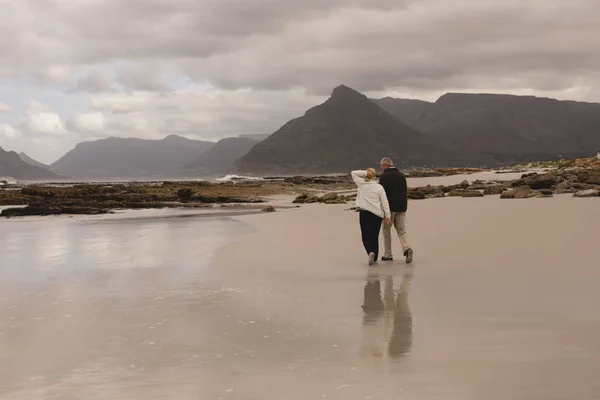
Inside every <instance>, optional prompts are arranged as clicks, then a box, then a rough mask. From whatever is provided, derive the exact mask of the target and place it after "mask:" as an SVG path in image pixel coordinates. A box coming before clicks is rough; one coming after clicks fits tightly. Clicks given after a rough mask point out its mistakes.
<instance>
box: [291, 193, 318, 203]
mask: <svg viewBox="0 0 600 400" xmlns="http://www.w3.org/2000/svg"><path fill="white" fill-rule="evenodd" d="M318 202H319V198H318V197H317V196H314V195H312V194H308V193H304V194H301V195H299V196H298V197H296V199H295V200H294V201H293V202H292V203H294V204H310V203H318Z"/></svg>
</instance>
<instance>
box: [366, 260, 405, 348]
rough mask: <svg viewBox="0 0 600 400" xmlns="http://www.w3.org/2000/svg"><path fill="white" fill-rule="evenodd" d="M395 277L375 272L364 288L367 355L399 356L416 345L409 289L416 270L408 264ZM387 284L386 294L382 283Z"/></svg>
mask: <svg viewBox="0 0 600 400" xmlns="http://www.w3.org/2000/svg"><path fill="white" fill-rule="evenodd" d="M399 278H401V279H402V281H401V282H400V284H399V285H398V287H397V288H395V287H394V276H393V275H392V274H391V271H388V272H387V274H386V275H385V276H382V274H380V273H377V272H374V271H371V272H370V273H369V276H368V277H367V283H366V285H365V290H364V302H363V305H362V309H363V311H364V315H363V354H365V355H367V356H374V357H385V355H386V354H387V356H388V357H390V358H399V357H403V356H405V355H406V354H408V353H409V352H410V350H411V348H412V315H411V312H410V308H409V306H408V292H409V289H410V284H411V282H412V278H413V270H412V268H410V267H408V268H407V269H405V270H404V271H403V274H402V275H401V276H400V277H396V279H399ZM382 282H383V285H384V288H383V293H382V290H381V285H382Z"/></svg>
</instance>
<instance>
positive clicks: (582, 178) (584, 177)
mask: <svg viewBox="0 0 600 400" xmlns="http://www.w3.org/2000/svg"><path fill="white" fill-rule="evenodd" d="M577 181H578V182H579V183H585V184H588V185H600V169H595V170H591V171H585V172H581V173H579V174H577Z"/></svg>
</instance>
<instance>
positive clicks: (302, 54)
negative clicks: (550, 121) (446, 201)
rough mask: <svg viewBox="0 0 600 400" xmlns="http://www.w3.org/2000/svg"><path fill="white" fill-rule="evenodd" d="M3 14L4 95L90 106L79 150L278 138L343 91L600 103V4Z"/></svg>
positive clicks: (587, 0) (260, 5)
mask: <svg viewBox="0 0 600 400" xmlns="http://www.w3.org/2000/svg"><path fill="white" fill-rule="evenodd" d="M5 3H6V4H3V7H4V9H3V12H2V13H1V14H0V38H2V39H0V86H6V85H9V86H10V85H11V82H12V80H13V78H30V77H33V78H34V79H33V80H32V81H35V85H39V90H40V91H41V90H43V89H42V87H43V85H45V84H49V85H51V86H52V85H54V86H56V85H59V86H60V85H63V86H65V87H67V88H71V90H76V91H79V92H86V93H87V95H88V96H89V110H87V109H86V110H81V109H77V110H76V111H74V112H73V114H74V115H60V117H61V118H62V121H67V122H65V126H66V129H67V130H71V129H73V130H74V131H75V130H76V131H77V133H78V134H79V135H80V136H81V137H82V138H87V137H101V136H103V135H108V134H111V135H113V134H116V135H122V136H139V137H160V136H162V135H164V134H169V133H180V134H184V135H188V136H190V137H194V136H197V137H203V138H206V139H218V138H220V137H224V136H228V135H237V134H239V133H260V132H272V131H274V130H275V129H277V128H278V127H279V126H280V125H281V124H282V123H283V122H285V121H286V120H288V119H290V118H293V117H296V116H298V115H301V114H302V113H303V112H304V110H306V108H308V107H310V106H312V105H315V104H317V103H318V102H320V101H322V100H323V98H324V96H326V95H328V94H329V93H330V92H331V89H332V88H333V87H334V86H337V85H339V84H341V83H344V84H347V85H350V86H352V87H354V88H356V89H358V90H361V91H364V92H367V94H369V95H382V96H383V95H393V96H408V97H421V98H426V99H429V100H432V99H434V98H435V97H436V96H438V95H440V94H442V93H443V92H445V91H488V92H490V91H491V92H511V93H527V94H538V95H549V96H556V97H559V98H572V99H576V100H588V101H600V89H599V87H598V83H597V82H599V81H600V70H599V69H598V65H600V27H599V25H598V23H597V16H598V15H600V1H598V0H571V1H569V2H564V1H560V2H559V1H551V0H529V1H498V0H455V1H451V2H450V1H448V0H404V1H398V0H381V1H374V0H327V1H324V0H244V1H240V0H171V1H166V0H128V1H122V0H80V1H76V2H56V1H52V2H51V1H46V0H20V1H11V2H5ZM34 16H35V18H34ZM90 71H91V72H90ZM81 76H83V78H81V79H80V80H79V81H76V80H74V77H81ZM3 79H4V80H3ZM190 82H195V85H192V84H190ZM140 91H141V92H140ZM68 92H69V89H65V92H64V93H62V94H61V93H59V94H58V95H55V96H54V97H53V99H55V100H52V101H60V98H61V95H64V96H68V94H69V93H68ZM77 95H78V96H81V93H78V94H77ZM32 96H35V94H32ZM78 104H79V103H78ZM81 104H84V102H81ZM86 107H87V105H86ZM54 109H55V110H60V111H57V112H58V113H60V112H65V111H64V110H68V109H70V108H69V107H66V106H64V105H63V106H62V107H55V108H54ZM17 112H18V110H12V111H11V112H10V113H13V114H14V113H17ZM10 113H6V112H5V113H3V114H0V118H1V117H2V116H3V115H8V114H10ZM75 114H76V115H75ZM24 117H27V115H24ZM44 117H45V118H47V119H48V121H45V122H51V121H49V120H50V117H51V116H50V115H45V116H44ZM3 122H6V121H2V120H0V123H3ZM37 122H40V121H37ZM100 128H102V129H100ZM24 136H25V137H26V136H27V132H24ZM73 140H74V139H73Z"/></svg>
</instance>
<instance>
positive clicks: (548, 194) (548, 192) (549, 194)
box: [539, 189, 554, 197]
mask: <svg viewBox="0 0 600 400" xmlns="http://www.w3.org/2000/svg"><path fill="white" fill-rule="evenodd" d="M539 192H540V193H541V194H542V195H543V196H544V197H552V196H553V195H554V193H553V192H552V190H550V189H540V190H539Z"/></svg>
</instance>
